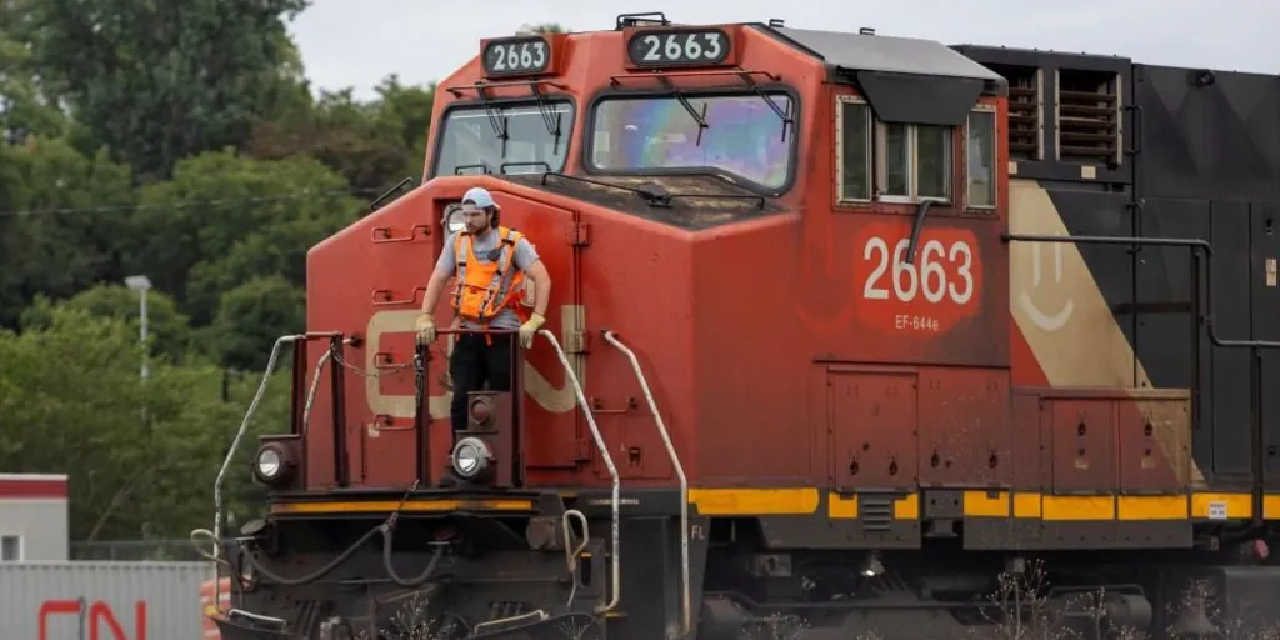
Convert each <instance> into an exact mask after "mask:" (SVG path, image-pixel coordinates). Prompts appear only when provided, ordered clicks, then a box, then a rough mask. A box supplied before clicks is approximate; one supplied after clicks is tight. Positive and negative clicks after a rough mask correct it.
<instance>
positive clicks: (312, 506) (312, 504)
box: [271, 499, 533, 514]
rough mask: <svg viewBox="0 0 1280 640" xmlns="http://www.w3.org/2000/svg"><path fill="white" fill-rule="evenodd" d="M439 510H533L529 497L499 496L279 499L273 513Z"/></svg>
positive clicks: (274, 505) (272, 510)
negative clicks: (480, 498) (493, 497)
mask: <svg viewBox="0 0 1280 640" xmlns="http://www.w3.org/2000/svg"><path fill="white" fill-rule="evenodd" d="M389 511H405V512H438V511H533V501H532V500H520V499H502V500H475V499H463V500H458V499H444V500H435V499H425V500H424V499H414V500H410V501H408V502H405V503H404V505H403V506H401V504H400V501H399V500H368V501H364V500H308V501H305V502H278V503H276V504H273V505H271V512H272V513H287V514H295V513H370V512H389Z"/></svg>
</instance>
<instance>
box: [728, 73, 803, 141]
mask: <svg viewBox="0 0 1280 640" xmlns="http://www.w3.org/2000/svg"><path fill="white" fill-rule="evenodd" d="M738 77H740V78H742V81H743V82H745V83H747V84H748V85H750V86H751V88H752V89H753V90H755V92H756V95H758V96H760V99H761V100H764V103H765V104H767V105H769V108H770V109H773V112H774V113H776V114H778V117H779V118H782V142H786V141H787V129H788V128H789V127H791V126H793V125H795V119H793V118H792V117H791V101H790V100H788V101H787V110H786V112H783V111H782V107H779V106H778V103H776V102H774V101H773V100H771V99H770V98H769V96H768V95H765V92H764V89H761V88H760V85H758V84H756V81H755V80H752V79H751V72H749V71H743V72H742V73H739V74H738Z"/></svg>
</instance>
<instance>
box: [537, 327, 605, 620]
mask: <svg viewBox="0 0 1280 640" xmlns="http://www.w3.org/2000/svg"><path fill="white" fill-rule="evenodd" d="M538 333H539V334H541V335H542V336H543V337H544V338H546V339H547V341H548V342H550V343H551V346H552V347H554V348H555V350H556V357H557V358H559V359H560V364H561V365H563V366H564V374H565V376H566V377H567V378H568V379H569V382H570V384H572V385H573V393H574V395H576V396H578V406H580V407H582V415H583V417H585V418H586V419H587V426H588V427H590V428H591V437H592V439H594V440H595V442H596V449H597V450H599V451H600V456H601V457H602V458H603V459H604V464H605V466H606V467H607V468H608V469H609V478H610V480H611V481H612V482H613V490H612V493H611V494H610V498H609V510H610V515H609V548H610V556H611V557H610V558H609V564H610V569H611V571H610V573H612V574H613V575H612V576H610V582H611V586H612V591H613V593H612V594H611V595H610V598H609V602H608V604H605V605H602V606H599V607H596V613H605V612H607V611H612V610H613V609H614V608H616V607H617V606H618V601H619V600H620V599H621V598H622V563H621V557H622V556H621V549H620V548H619V547H620V545H619V539H620V538H621V535H622V532H621V522H620V520H621V517H620V515H619V505H620V504H621V501H622V496H621V490H622V481H621V480H620V479H619V478H618V468H617V466H615V465H614V464H613V456H610V455H609V447H608V446H607V445H606V444H605V442H604V436H602V435H600V427H598V426H596V419H595V417H594V416H592V415H591V407H590V405H588V404H587V398H586V395H584V394H583V393H582V385H581V384H579V383H578V376H577V375H576V374H575V373H574V372H573V366H572V365H570V364H569V358H568V356H566V355H565V354H564V349H561V348H560V342H559V341H558V340H556V336H555V334H553V333H551V332H550V331H547V330H546V329H542V330H540V331H538Z"/></svg>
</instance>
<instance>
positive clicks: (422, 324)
mask: <svg viewBox="0 0 1280 640" xmlns="http://www.w3.org/2000/svg"><path fill="white" fill-rule="evenodd" d="M413 330H414V331H417V332H418V335H417V337H416V338H415V341H416V342H417V344H418V346H420V347H421V346H422V345H426V344H431V343H432V342H435V339H436V319H435V318H433V317H431V314H430V313H419V314H418V319H417V320H415V321H414V323H413Z"/></svg>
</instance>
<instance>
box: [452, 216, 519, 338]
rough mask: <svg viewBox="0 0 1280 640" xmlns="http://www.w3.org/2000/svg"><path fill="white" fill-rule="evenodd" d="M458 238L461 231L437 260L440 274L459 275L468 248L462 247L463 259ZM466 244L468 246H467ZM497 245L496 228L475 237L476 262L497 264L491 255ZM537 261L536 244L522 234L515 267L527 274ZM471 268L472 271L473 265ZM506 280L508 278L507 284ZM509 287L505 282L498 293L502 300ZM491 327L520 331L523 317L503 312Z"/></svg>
mask: <svg viewBox="0 0 1280 640" xmlns="http://www.w3.org/2000/svg"><path fill="white" fill-rule="evenodd" d="M457 236H458V232H456V231H455V232H454V233H451V234H449V237H448V238H445V241H444V251H441V252H440V257H439V258H438V259H437V260H436V273H439V274H443V275H449V276H452V275H454V272H456V271H457V268H458V267H457V265H458V260H459V259H460V258H465V257H466V253H465V251H466V247H465V246H462V247H459V248H458V249H459V250H460V251H463V252H464V253H463V254H462V255H460V256H459V255H457V253H456V252H455V250H454V243H455V242H457ZM463 244H464V245H465V243H463ZM497 246H498V232H497V230H496V229H490V230H489V231H486V232H485V233H484V235H481V236H474V237H472V238H471V251H472V253H474V254H475V256H476V261H478V262H480V263H482V264H489V263H492V262H493V260H490V259H489V252H490V251H492V250H493V249H495V248H497ZM537 261H538V250H537V249H536V248H534V246H533V243H532V242H529V240H528V239H527V238H525V237H524V236H523V235H521V236H520V240H519V241H517V242H516V246H515V254H514V255H512V256H511V264H513V265H515V268H516V269H519V270H520V271H525V270H526V269H528V268H529V266H530V265H532V264H533V263H535V262H537ZM468 268H470V266H469V265H468ZM505 280H506V279H505V278H504V281H505ZM508 288H509V285H507V284H506V283H505V282H504V284H503V286H502V288H501V289H500V290H499V291H498V297H499V299H501V298H502V297H503V296H505V295H506V294H507V289H508ZM445 295H448V296H452V295H453V290H452V289H449V290H447V291H446V292H445ZM462 327H463V328H464V329H479V328H481V327H480V324H479V323H476V322H469V321H468V322H464V323H463V324H462ZM489 327H490V328H492V329H519V328H520V317H519V316H517V315H516V314H515V312H514V311H512V310H511V309H503V310H502V311H499V312H498V315H497V317H495V318H494V319H493V322H490V323H489Z"/></svg>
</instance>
